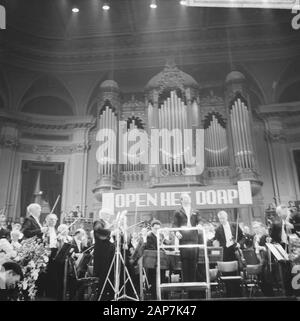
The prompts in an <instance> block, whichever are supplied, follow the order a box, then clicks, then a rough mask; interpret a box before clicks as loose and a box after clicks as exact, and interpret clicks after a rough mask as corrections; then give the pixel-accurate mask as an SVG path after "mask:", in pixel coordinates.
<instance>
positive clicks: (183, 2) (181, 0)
mask: <svg viewBox="0 0 300 321" xmlns="http://www.w3.org/2000/svg"><path fill="white" fill-rule="evenodd" d="M179 3H180V4H181V5H182V6H186V5H187V2H186V1H185V0H180V2H179Z"/></svg>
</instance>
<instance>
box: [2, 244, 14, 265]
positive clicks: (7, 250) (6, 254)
mask: <svg viewBox="0 0 300 321" xmlns="http://www.w3.org/2000/svg"><path fill="white" fill-rule="evenodd" d="M16 256H17V252H16V251H15V250H14V248H13V247H12V245H11V244H10V243H9V242H8V240H7V239H0V266H1V265H2V264H3V263H4V262H6V261H10V260H13V259H14V258H15V257H16Z"/></svg>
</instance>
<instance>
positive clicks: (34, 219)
mask: <svg viewBox="0 0 300 321" xmlns="http://www.w3.org/2000/svg"><path fill="white" fill-rule="evenodd" d="M41 210H42V209H41V206H40V205H39V204H36V203H32V204H30V205H28V207H27V213H28V216H27V217H26V218H25V220H24V223H23V225H22V229H21V232H22V233H23V234H24V238H25V239H28V238H30V237H34V236H37V237H38V238H40V239H42V237H43V233H45V232H46V231H47V227H42V225H41V224H40V221H39V219H40V215H41Z"/></svg>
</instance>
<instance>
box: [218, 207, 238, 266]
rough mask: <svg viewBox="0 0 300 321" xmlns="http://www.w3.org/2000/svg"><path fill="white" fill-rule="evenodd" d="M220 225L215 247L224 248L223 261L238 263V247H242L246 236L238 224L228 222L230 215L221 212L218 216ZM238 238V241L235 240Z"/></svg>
mask: <svg viewBox="0 0 300 321" xmlns="http://www.w3.org/2000/svg"><path fill="white" fill-rule="evenodd" d="M217 215H218V218H219V222H220V225H219V226H218V227H217V228H216V233H215V237H214V246H221V247H223V261H225V262H229V261H236V260H237V257H236V247H238V248H239V247H240V242H242V241H243V239H244V235H243V232H242V230H241V228H240V227H239V226H238V225H237V224H236V223H229V222H228V214H227V213H226V212H225V211H220V212H219V213H218V214H217ZM236 236H237V239H236V240H235V238H236Z"/></svg>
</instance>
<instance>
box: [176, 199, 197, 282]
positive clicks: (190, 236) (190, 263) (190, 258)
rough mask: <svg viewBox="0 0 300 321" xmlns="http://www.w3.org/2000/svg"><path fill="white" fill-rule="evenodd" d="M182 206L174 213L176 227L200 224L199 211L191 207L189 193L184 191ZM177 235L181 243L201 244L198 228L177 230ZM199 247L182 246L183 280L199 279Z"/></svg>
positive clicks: (192, 280)
mask: <svg viewBox="0 0 300 321" xmlns="http://www.w3.org/2000/svg"><path fill="white" fill-rule="evenodd" d="M180 200H181V207H180V209H179V210H177V211H175V213H174V221H173V226H174V227H195V226H197V225H198V224H199V219H198V215H197V214H198V212H197V211H195V210H193V209H192V207H191V198H190V196H189V194H187V193H183V194H181V197H180ZM175 235H176V237H177V238H178V239H179V244H180V245H187V244H195V245H196V244H199V243H200V244H201V243H203V239H202V240H201V239H200V238H201V236H202V235H199V234H198V231H196V230H192V231H190V230H186V231H182V230H181V231H177V232H176V234H175ZM198 253H199V251H198V248H180V258H181V262H182V279H183V282H195V281H196V280H197V261H198Z"/></svg>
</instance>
